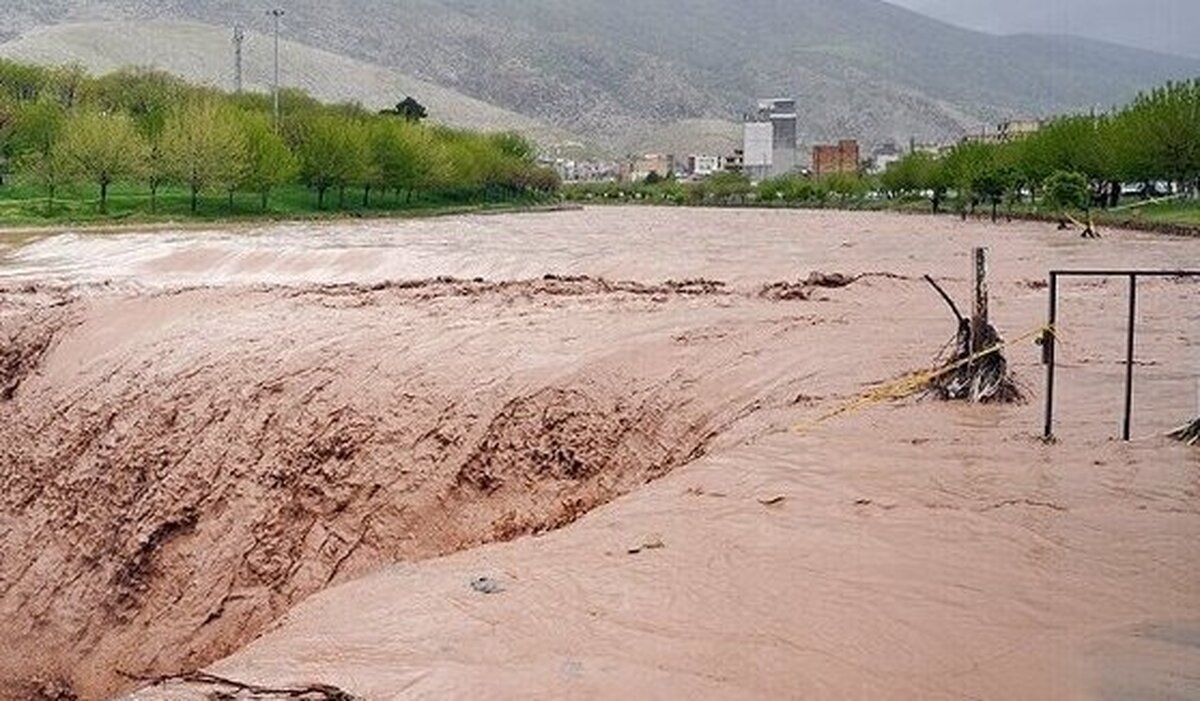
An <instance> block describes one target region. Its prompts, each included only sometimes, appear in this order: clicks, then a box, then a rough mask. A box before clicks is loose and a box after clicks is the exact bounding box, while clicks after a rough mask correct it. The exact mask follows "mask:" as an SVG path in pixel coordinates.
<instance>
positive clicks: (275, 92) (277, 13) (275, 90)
mask: <svg viewBox="0 0 1200 701" xmlns="http://www.w3.org/2000/svg"><path fill="white" fill-rule="evenodd" d="M267 14H268V15H270V16H271V19H272V20H273V21H274V23H275V81H274V82H273V83H272V87H271V94H272V96H273V98H274V101H275V126H276V127H277V128H278V126H279V18H280V17H283V10H281V9H279V8H275V9H272V10H267Z"/></svg>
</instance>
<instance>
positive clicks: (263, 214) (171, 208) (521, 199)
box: [0, 184, 558, 230]
mask: <svg viewBox="0 0 1200 701" xmlns="http://www.w3.org/2000/svg"><path fill="white" fill-rule="evenodd" d="M363 195H364V193H363V189H362V188H347V189H346V190H345V192H344V195H341V193H338V192H336V191H334V192H331V193H329V194H328V195H327V196H326V203H325V206H324V207H323V208H319V207H318V206H317V199H316V196H315V195H314V194H313V193H312V192H311V191H310V190H309V189H308V188H305V187H302V186H300V185H285V186H282V187H280V188H278V189H277V190H275V191H273V192H272V193H271V196H270V197H269V198H268V201H267V206H266V207H265V208H264V207H263V204H262V198H261V197H260V196H259V195H255V194H251V193H242V192H238V193H234V196H233V198H232V200H230V198H229V197H228V195H225V196H221V195H215V194H210V195H207V196H204V197H201V198H200V199H199V201H198V206H197V208H196V211H195V212H192V211H191V195H190V193H189V192H188V191H187V190H186V189H183V188H163V189H162V190H161V191H160V192H159V193H158V196H157V197H156V198H154V200H153V201H152V200H151V197H150V194H149V193H148V192H147V191H146V189H145V188H144V187H137V186H128V185H117V186H114V187H113V188H112V189H111V190H110V191H109V196H108V206H107V208H106V211H105V212H101V211H100V206H99V202H98V199H97V198H96V193H95V188H87V187H71V188H63V189H62V190H61V191H59V192H56V193H55V197H54V199H53V200H51V199H49V198H48V197H47V196H46V193H45V191H44V190H41V189H38V188H34V187H30V186H26V185H20V184H15V185H14V184H8V185H5V186H4V187H3V188H0V230H13V229H42V228H49V229H53V228H63V227H85V228H107V227H114V226H124V225H140V224H145V225H154V224H165V223H172V224H185V225H188V224H194V225H204V224H214V223H226V222H255V221H282V220H287V221H291V220H325V219H341V218H377V217H420V216H433V215H442V214H456V213H471V212H481V211H508V210H519V209H527V208H535V207H542V206H547V205H552V204H555V203H557V201H558V200H557V199H556V198H555V197H553V196H550V195H540V194H534V193H528V194H525V195H521V196H518V197H494V198H486V197H449V196H440V197H434V196H421V195H414V196H413V197H411V198H410V197H408V196H406V195H405V194H403V193H401V194H400V195H397V194H396V193H394V192H387V193H380V192H377V191H372V192H371V193H370V198H369V200H368V201H367V203H366V204H364V201H363Z"/></svg>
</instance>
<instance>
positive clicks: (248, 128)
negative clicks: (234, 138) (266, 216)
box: [240, 112, 299, 211]
mask: <svg viewBox="0 0 1200 701" xmlns="http://www.w3.org/2000/svg"><path fill="white" fill-rule="evenodd" d="M240 117H241V128H242V135H243V138H244V140H245V144H246V163H245V169H244V170H243V172H242V179H241V183H240V185H241V186H242V187H244V188H246V189H247V190H250V191H251V192H257V193H258V194H259V196H260V197H261V198H262V204H261V208H262V210H263V211H266V209H267V200H268V199H269V197H270V195H271V190H273V189H275V188H276V187H279V186H280V185H283V184H284V183H286V182H288V181H290V180H291V179H292V178H293V177H295V175H296V173H297V172H299V166H298V164H297V163H296V158H295V156H293V155H292V152H291V150H289V149H288V147H287V144H286V143H284V141H283V137H281V136H280V135H279V133H278V132H277V131H276V130H275V129H274V127H273V126H272V124H271V119H270V117H268V116H267V115H266V114H265V113H262V112H243V113H242V114H241V115H240Z"/></svg>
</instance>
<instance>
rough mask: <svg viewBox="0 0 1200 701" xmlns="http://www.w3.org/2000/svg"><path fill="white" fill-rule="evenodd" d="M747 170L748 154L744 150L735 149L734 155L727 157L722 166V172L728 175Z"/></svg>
mask: <svg viewBox="0 0 1200 701" xmlns="http://www.w3.org/2000/svg"><path fill="white" fill-rule="evenodd" d="M745 169H746V152H745V151H743V150H742V149H740V148H739V149H734V150H733V153H731V154H729V155H728V156H726V157H725V160H724V162H723V163H722V164H721V170H723V171H725V172H726V173H741V172H742V171H743V170H745Z"/></svg>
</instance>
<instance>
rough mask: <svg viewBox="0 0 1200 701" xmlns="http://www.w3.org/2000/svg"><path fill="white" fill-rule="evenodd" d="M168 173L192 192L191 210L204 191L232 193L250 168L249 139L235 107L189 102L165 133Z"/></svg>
mask: <svg viewBox="0 0 1200 701" xmlns="http://www.w3.org/2000/svg"><path fill="white" fill-rule="evenodd" d="M162 148H163V153H164V156H165V164H166V166H167V172H169V173H170V174H171V178H172V180H174V181H176V182H178V183H180V184H182V185H184V186H186V187H187V188H188V190H189V191H190V193H191V211H192V213H193V214H194V213H195V212H196V210H197V207H198V205H199V198H200V193H201V192H203V191H205V190H207V189H209V188H212V187H221V188H223V189H225V191H226V192H228V193H230V199H231V200H232V192H233V190H234V189H235V188H236V187H237V185H238V184H239V183H240V182H241V181H242V177H243V174H244V173H245V169H246V139H245V135H244V134H243V133H242V130H241V127H240V124H239V123H238V120H237V114H236V112H234V111H233V110H232V109H231V108H228V107H222V106H220V105H218V104H217V103H216V102H213V101H209V100H204V101H196V102H192V103H189V104H188V105H186V106H184V107H183V109H181V110H179V111H178V112H177V113H175V114H174V115H172V117H171V118H170V119H168V120H167V123H166V127H165V129H164V131H163V136H162Z"/></svg>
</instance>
